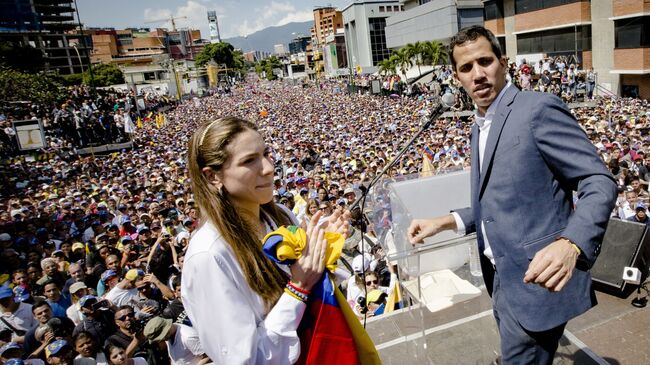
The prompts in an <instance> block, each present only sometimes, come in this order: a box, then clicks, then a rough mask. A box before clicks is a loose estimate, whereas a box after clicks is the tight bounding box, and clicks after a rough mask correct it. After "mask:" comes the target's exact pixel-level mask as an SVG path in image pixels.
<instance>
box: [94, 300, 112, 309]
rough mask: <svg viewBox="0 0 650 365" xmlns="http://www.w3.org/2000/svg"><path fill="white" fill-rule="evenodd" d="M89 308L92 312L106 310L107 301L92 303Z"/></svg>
mask: <svg viewBox="0 0 650 365" xmlns="http://www.w3.org/2000/svg"><path fill="white" fill-rule="evenodd" d="M91 308H92V310H93V311H96V310H100V309H104V308H108V301H107V300H100V301H99V302H97V303H93V304H92V305H91Z"/></svg>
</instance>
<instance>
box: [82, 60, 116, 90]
mask: <svg viewBox="0 0 650 365" xmlns="http://www.w3.org/2000/svg"><path fill="white" fill-rule="evenodd" d="M92 72H93V77H92V80H91V79H90V72H89V70H86V72H84V74H83V82H84V84H86V85H90V86H99V87H104V86H110V85H115V84H123V83H124V74H123V73H122V70H120V69H119V67H117V66H115V65H113V64H109V63H101V64H99V65H94V66H93V70H92Z"/></svg>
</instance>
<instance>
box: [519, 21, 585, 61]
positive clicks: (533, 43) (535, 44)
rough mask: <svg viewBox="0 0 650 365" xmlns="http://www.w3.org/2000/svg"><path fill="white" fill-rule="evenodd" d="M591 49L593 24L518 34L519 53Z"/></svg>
mask: <svg viewBox="0 0 650 365" xmlns="http://www.w3.org/2000/svg"><path fill="white" fill-rule="evenodd" d="M589 50H591V26H590V25H583V26H578V27H568V28H561V29H552V30H545V31H541V32H533V33H525V34H519V35H517V53H519V54H530V53H560V52H574V51H589Z"/></svg>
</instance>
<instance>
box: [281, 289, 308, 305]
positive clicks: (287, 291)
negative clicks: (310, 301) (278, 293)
mask: <svg viewBox="0 0 650 365" xmlns="http://www.w3.org/2000/svg"><path fill="white" fill-rule="evenodd" d="M284 292H285V293H287V294H289V295H291V296H292V297H294V298H295V299H296V300H298V301H301V302H303V303H305V302H307V301H306V300H304V299H302V298H301V297H299V296H297V295H296V294H294V293H293V292H291V290H289V288H284Z"/></svg>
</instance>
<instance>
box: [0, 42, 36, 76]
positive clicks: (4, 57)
mask: <svg viewBox="0 0 650 365" xmlns="http://www.w3.org/2000/svg"><path fill="white" fill-rule="evenodd" d="M0 64H4V65H6V66H7V67H9V68H12V69H14V70H19V71H23V72H29V73H35V72H38V71H40V70H42V69H43V67H44V66H45V61H44V60H43V53H42V52H41V51H40V50H38V49H36V48H34V47H32V46H29V45H25V46H23V45H20V44H15V43H11V42H7V41H2V42H0Z"/></svg>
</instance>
